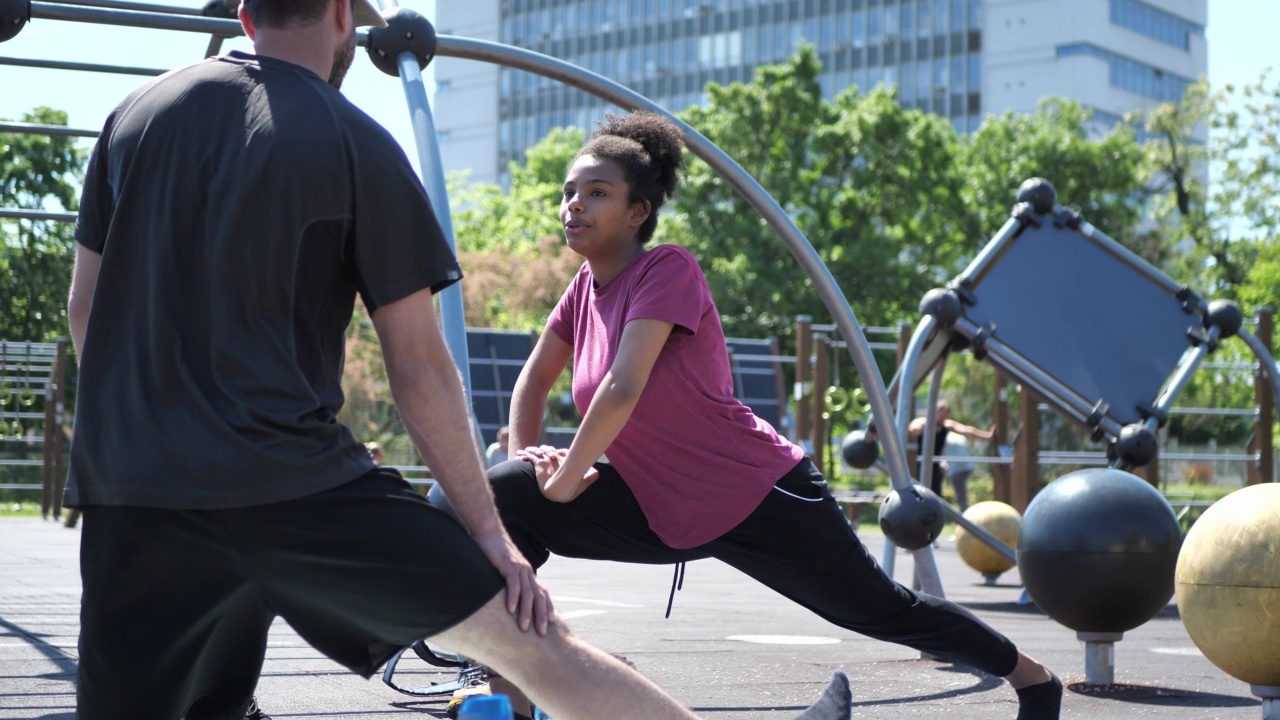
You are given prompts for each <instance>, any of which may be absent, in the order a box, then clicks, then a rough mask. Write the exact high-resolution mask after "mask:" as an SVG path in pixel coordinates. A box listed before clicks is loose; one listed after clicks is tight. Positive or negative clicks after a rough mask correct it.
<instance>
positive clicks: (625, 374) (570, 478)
mask: <svg viewBox="0 0 1280 720" xmlns="http://www.w3.org/2000/svg"><path fill="white" fill-rule="evenodd" d="M672 327H674V325H673V324H672V323H669V322H663V321H661V320H650V319H640V320H632V321H630V322H628V323H627V324H626V327H624V328H623V330H622V339H621V340H620V341H619V345H618V356H617V357H616V358H614V361H613V365H612V366H611V367H610V368H609V372H607V373H606V374H605V376H604V380H603V381H601V383H600V387H599V388H597V389H596V394H595V396H594V397H592V398H591V405H590V407H588V408H587V412H586V414H585V415H584V416H583V418H582V425H580V426H579V427H578V432H577V434H576V435H575V436H574V438H573V443H572V444H571V445H570V446H569V453H568V454H567V455H566V456H565V457H564V458H563V459H562V460H561V461H560V462H559V463H558V467H555V468H554V472H553V473H552V474H551V477H550V478H549V479H548V481H547V483H546V485H545V486H544V487H543V490H542V494H543V495H545V496H546V497H547V498H548V499H551V500H555V501H556V502H569V501H570V500H572V499H574V498H576V497H577V496H578V495H579V494H581V493H582V491H583V490H585V489H586V488H587V486H588V485H589V484H590V482H589V481H586V482H584V478H585V477H586V475H587V472H588V471H589V470H591V469H592V465H593V464H594V463H595V461H596V459H597V458H599V457H600V456H601V455H603V454H605V452H606V451H607V450H608V449H609V446H610V445H611V444H613V441H614V438H616V437H618V433H619V432H621V431H622V428H623V426H624V425H626V424H627V420H629V419H630V418H631V412H632V411H633V410H635V407H636V403H637V402H639V401H640V395H641V393H643V392H644V388H645V385H646V384H648V382H649V374H650V373H651V372H652V371H653V365H654V363H655V362H657V360H658V354H659V353H661V352H662V348H663V347H664V346H666V343H667V338H668V337H670V335H671V328H672ZM593 479H594V476H593Z"/></svg>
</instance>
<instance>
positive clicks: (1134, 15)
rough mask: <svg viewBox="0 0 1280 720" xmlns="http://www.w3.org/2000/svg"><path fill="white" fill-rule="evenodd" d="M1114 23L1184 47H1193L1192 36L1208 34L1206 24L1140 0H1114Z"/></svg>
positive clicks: (1112, 18)
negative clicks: (1198, 23) (1205, 28)
mask: <svg viewBox="0 0 1280 720" xmlns="http://www.w3.org/2000/svg"><path fill="white" fill-rule="evenodd" d="M1111 24H1112V25H1119V26H1120V27H1122V28H1126V29H1129V30H1132V31H1134V32H1136V33H1138V34H1139V35H1145V36H1147V37H1149V38H1151V39H1152V40H1159V41H1160V42H1162V43H1164V44H1166V45H1172V46H1173V47H1176V48H1178V49H1180V50H1190V49H1191V36H1192V35H1199V36H1201V37H1204V26H1203V25H1197V24H1196V23H1193V22H1191V21H1190V20H1186V19H1184V18H1180V17H1178V16H1177V15H1174V14H1173V13H1170V12H1166V11H1164V10H1161V9H1160V8H1158V7H1153V6H1151V5H1148V4H1146V3H1144V2H1140V0H1111Z"/></svg>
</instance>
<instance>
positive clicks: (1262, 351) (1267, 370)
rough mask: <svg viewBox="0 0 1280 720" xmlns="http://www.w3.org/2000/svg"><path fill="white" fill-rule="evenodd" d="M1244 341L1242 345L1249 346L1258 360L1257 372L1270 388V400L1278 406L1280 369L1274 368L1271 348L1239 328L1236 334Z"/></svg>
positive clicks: (1279, 400)
mask: <svg viewBox="0 0 1280 720" xmlns="http://www.w3.org/2000/svg"><path fill="white" fill-rule="evenodd" d="M1236 334H1237V335H1239V336H1240V339H1241V340H1244V344H1245V345H1248V346H1249V349H1250V350H1252V351H1253V354H1254V355H1255V356H1257V358H1258V372H1259V373H1262V374H1264V375H1265V376H1266V378H1267V383H1268V384H1269V385H1270V386H1271V394H1272V396H1273V397H1272V399H1273V400H1274V401H1275V403H1276V406H1280V367H1277V366H1276V360H1275V358H1273V357H1271V348H1269V347H1267V346H1266V345H1263V344H1262V341H1260V340H1258V338H1256V337H1254V336H1253V333H1251V332H1249V331H1248V330H1245V329H1244V328H1240V331H1239V332H1238V333H1236Z"/></svg>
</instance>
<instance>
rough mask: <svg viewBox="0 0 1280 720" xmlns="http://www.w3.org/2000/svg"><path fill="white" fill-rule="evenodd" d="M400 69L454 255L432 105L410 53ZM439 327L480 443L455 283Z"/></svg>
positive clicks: (391, 3)
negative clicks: (457, 373)
mask: <svg viewBox="0 0 1280 720" xmlns="http://www.w3.org/2000/svg"><path fill="white" fill-rule="evenodd" d="M382 7H383V9H384V10H389V9H391V8H394V7H396V3H395V0H383V2H382ZM396 63H397V65H399V67H400V82H401V84H402V85H403V86H404V97H405V100H406V101H407V102H408V103H409V119H410V122H412V124H413V139H414V144H415V145H416V146H417V148H418V170H419V172H420V173H421V176H422V185H423V187H424V188H426V191H427V197H428V198H430V200H431V206H432V209H433V210H434V211H435V215H436V219H437V220H438V221H439V223H440V230H441V231H442V232H443V233H444V237H445V240H446V241H448V243H449V250H450V251H452V252H453V253H454V255H457V252H458V248H457V245H456V243H455V240H454V234H453V217H452V216H451V215H450V213H449V193H448V191H447V189H446V186H445V179H444V164H443V163H442V162H441V160H440V146H439V144H438V143H437V141H436V126H435V119H434V118H433V117H432V114H431V104H430V103H429V102H428V101H427V87H426V83H425V82H423V79H422V69H421V68H420V67H418V58H417V57H416V56H415V55H414V53H412V52H404V53H401V54H400V57H398V58H396ZM440 327H441V331H442V333H443V335H444V341H445V344H446V345H448V346H449V352H450V353H452V355H453V361H454V363H455V364H457V366H458V371H459V372H460V373H461V375H462V388H463V391H464V392H465V393H466V402H467V416H468V418H469V419H470V422H471V434H472V435H473V436H474V437H475V439H476V442H477V444H479V442H480V438H481V435H480V424H479V423H478V422H477V421H476V413H475V408H474V407H472V405H471V362H470V355H469V353H468V350H467V319H466V313H465V311H464V308H463V304H462V285H460V284H458V283H454V284H453V285H450V286H449V287H447V288H445V289H444V290H443V291H441V292H440Z"/></svg>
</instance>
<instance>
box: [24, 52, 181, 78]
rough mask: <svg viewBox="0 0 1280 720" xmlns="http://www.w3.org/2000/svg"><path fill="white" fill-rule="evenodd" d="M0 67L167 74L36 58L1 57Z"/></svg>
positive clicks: (125, 67) (149, 74) (159, 70)
mask: <svg viewBox="0 0 1280 720" xmlns="http://www.w3.org/2000/svg"><path fill="white" fill-rule="evenodd" d="M0 65H9V66H12V67H29V68H39V69H43V70H79V71H83V72H101V73H113V74H116V75H146V76H148V77H155V76H157V75H163V74H165V73H166V72H168V71H166V70H161V69H159V68H144V67H129V66H127V65H102V64H99V63H83V62H68V61H64V60H37V59H35V58H16V57H0Z"/></svg>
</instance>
